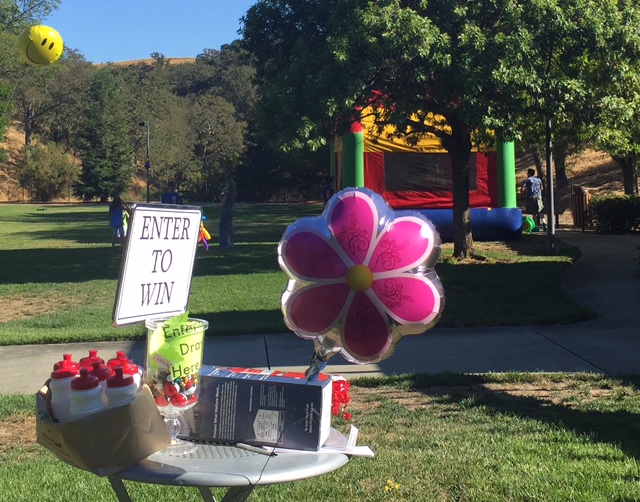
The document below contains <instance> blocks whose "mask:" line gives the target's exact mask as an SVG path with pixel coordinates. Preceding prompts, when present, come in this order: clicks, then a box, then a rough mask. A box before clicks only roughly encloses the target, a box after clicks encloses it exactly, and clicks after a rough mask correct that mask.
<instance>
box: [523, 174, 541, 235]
mask: <svg viewBox="0 0 640 502" xmlns="http://www.w3.org/2000/svg"><path fill="white" fill-rule="evenodd" d="M522 192H523V193H524V194H525V197H526V204H527V209H526V211H527V213H529V214H530V215H532V216H533V220H534V221H535V222H536V226H538V227H539V226H540V224H542V229H543V230H546V229H547V224H546V223H545V220H544V214H543V211H544V203H543V202H542V180H541V179H540V178H538V177H537V176H536V172H535V170H534V169H527V179H526V180H525V182H524V183H523V184H522Z"/></svg>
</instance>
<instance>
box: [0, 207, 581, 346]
mask: <svg viewBox="0 0 640 502" xmlns="http://www.w3.org/2000/svg"><path fill="white" fill-rule="evenodd" d="M321 210H322V206H321V205H320V204H313V203H310V204H251V205H249V204H239V205H238V206H237V209H236V211H235V215H234V218H235V230H236V242H237V244H236V246H235V247H234V248H233V249H232V250H222V249H220V248H219V247H217V246H216V245H215V238H216V235H217V222H218V219H219V207H218V206H205V207H204V214H205V215H206V216H207V221H206V223H205V225H206V226H207V228H208V230H209V231H210V233H211V234H212V236H213V238H212V240H213V241H214V242H212V246H211V249H210V250H209V251H206V250H205V249H204V248H203V247H202V246H199V248H198V251H197V256H196V261H195V265H194V277H193V280H192V288H191V295H190V299H189V308H190V312H191V314H192V315H194V316H197V317H201V318H204V319H207V320H208V321H209V329H208V330H207V335H208V336H220V335H233V334H239V333H281V332H282V333H285V332H286V331H287V329H286V327H285V325H284V322H283V319H282V313H281V311H280V296H281V294H282V291H283V290H284V288H285V285H286V278H285V276H284V274H283V273H282V271H281V270H280V268H279V266H278V262H277V244H278V241H279V240H280V238H281V237H282V234H283V232H284V230H285V228H286V226H287V225H288V224H290V223H292V222H294V221H296V220H297V219H299V218H301V217H304V216H315V215H318V214H320V212H321ZM107 214H108V211H107V206H106V205H98V204H86V205H78V206H40V205H2V206H0V263H2V264H3V266H2V267H0V304H1V305H2V306H3V308H2V309H1V312H0V345H16V344H37V343H59V342H73V341H97V340H123V339H135V338H142V337H143V336H144V333H143V329H142V327H141V326H140V325H134V326H128V327H120V328H114V327H112V326H111V321H112V316H113V304H114V298H115V294H116V288H117V280H118V275H119V272H120V262H121V258H122V249H121V248H119V247H117V248H115V249H112V248H111V230H110V228H109V225H108V217H107ZM546 248H547V244H546V239H545V238H544V237H543V236H539V235H525V236H523V238H522V239H521V240H518V241H514V242H507V243H502V242H490V243H481V242H478V243H476V249H477V253H478V256H477V257H476V258H475V259H473V260H467V261H464V262H457V261H456V260H453V259H452V258H451V255H452V245H451V244H444V245H443V246H442V257H441V260H440V263H438V264H437V266H436V271H437V272H438V274H439V276H440V278H441V280H442V283H443V285H444V288H445V297H446V298H445V299H446V305H445V308H444V312H443V315H442V318H441V320H440V322H439V324H438V325H439V326H442V327H451V326H492V325H502V326H505V325H526V324H555V323H559V322H575V321H581V320H586V319H589V318H591V317H592V316H593V314H592V313H591V312H590V311H588V310H586V309H584V308H582V307H580V306H579V305H577V304H576V303H575V302H574V301H573V300H572V299H571V298H569V297H568V296H567V295H566V294H565V293H564V291H563V290H562V289H561V288H560V286H559V284H558V276H559V274H560V273H561V272H562V271H563V270H564V269H565V268H566V267H568V266H570V264H571V263H572V261H573V259H574V258H575V257H576V256H577V250H576V249H575V248H571V247H567V246H563V245H560V246H559V251H560V252H559V254H558V255H556V256H548V255H547V254H546ZM524 284H526V288H525V287H523V285H524Z"/></svg>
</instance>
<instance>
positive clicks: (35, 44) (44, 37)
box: [18, 24, 64, 66]
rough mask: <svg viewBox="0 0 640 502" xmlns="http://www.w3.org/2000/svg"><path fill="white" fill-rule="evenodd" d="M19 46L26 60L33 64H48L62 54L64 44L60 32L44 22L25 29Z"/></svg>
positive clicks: (19, 40)
mask: <svg viewBox="0 0 640 502" xmlns="http://www.w3.org/2000/svg"><path fill="white" fill-rule="evenodd" d="M18 48H19V49H20V54H21V55H22V57H23V58H24V60H25V61H26V62H27V63H29V64H30V65H33V66H46V65H49V64H51V63H53V62H55V61H56V60H57V59H58V58H59V57H60V56H61V55H62V49H63V48H64V44H63V43H62V37H61V36H60V34H59V33H58V32H57V31H56V30H54V29H53V28H51V27H49V26H45V25H43V24H41V25H38V26H32V27H31V28H29V29H27V30H25V31H24V32H23V33H22V35H20V38H19V39H18Z"/></svg>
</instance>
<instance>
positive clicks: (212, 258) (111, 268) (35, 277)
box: [0, 232, 280, 284]
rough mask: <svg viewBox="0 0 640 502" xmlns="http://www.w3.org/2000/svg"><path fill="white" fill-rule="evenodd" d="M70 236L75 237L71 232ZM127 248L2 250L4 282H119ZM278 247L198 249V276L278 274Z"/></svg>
mask: <svg viewBox="0 0 640 502" xmlns="http://www.w3.org/2000/svg"><path fill="white" fill-rule="evenodd" d="M68 235H71V233H70V232H68ZM122 256H123V249H122V248H121V247H119V246H117V247H115V248H112V247H110V246H102V247H92V248H64V249H59V248H52V249H42V248H40V249H21V250H6V251H0V263H3V264H7V265H8V266H3V267H0V283H2V284H26V283H57V282H85V281H94V280H102V279H106V280H117V279H118V277H119V274H120V263H121V261H122ZM278 271H280V267H279V266H278V257H277V253H276V248H275V246H274V245H271V244H247V245H242V246H235V247H234V248H233V249H230V250H222V249H220V248H214V247H212V248H211V249H210V250H209V251H205V250H204V248H203V247H202V246H198V250H197V252H196V260H195V264H194V271H193V275H194V276H207V275H228V274H247V273H261V272H278Z"/></svg>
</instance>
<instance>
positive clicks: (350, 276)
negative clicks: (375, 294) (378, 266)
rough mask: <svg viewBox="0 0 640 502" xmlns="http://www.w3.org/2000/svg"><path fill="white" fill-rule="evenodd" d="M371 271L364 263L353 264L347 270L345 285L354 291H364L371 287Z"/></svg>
mask: <svg viewBox="0 0 640 502" xmlns="http://www.w3.org/2000/svg"><path fill="white" fill-rule="evenodd" d="M372 282H373V272H371V269H370V268H369V267H367V266H365V265H354V266H353V267H351V268H350V269H349V271H348V272H347V285H348V286H349V287H350V288H351V289H353V290H354V291H358V292H361V291H365V290H367V289H369V288H370V287H371V283H372Z"/></svg>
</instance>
